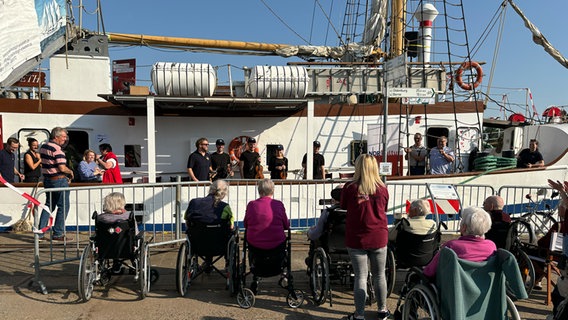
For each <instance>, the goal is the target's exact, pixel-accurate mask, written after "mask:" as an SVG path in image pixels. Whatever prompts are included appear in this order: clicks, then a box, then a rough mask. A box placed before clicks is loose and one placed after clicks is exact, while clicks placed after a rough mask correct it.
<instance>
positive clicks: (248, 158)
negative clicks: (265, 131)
mask: <svg viewBox="0 0 568 320" xmlns="http://www.w3.org/2000/svg"><path fill="white" fill-rule="evenodd" d="M255 147H256V139H255V138H252V137H249V138H248V139H247V147H246V150H245V151H243V153H241V156H240V157H239V167H240V169H241V178H242V179H256V167H257V165H259V164H260V154H258V152H256V151H255V150H254V148H255Z"/></svg>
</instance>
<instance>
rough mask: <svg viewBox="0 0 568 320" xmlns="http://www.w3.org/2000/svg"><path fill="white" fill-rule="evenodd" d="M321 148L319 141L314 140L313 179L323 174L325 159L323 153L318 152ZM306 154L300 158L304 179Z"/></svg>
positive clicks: (321, 177) (306, 168) (319, 177)
mask: <svg viewBox="0 0 568 320" xmlns="http://www.w3.org/2000/svg"><path fill="white" fill-rule="evenodd" d="M320 148H321V143H320V142H319V141H314V160H313V161H314V163H313V170H314V171H313V172H314V175H313V179H323V177H324V174H325V159H324V157H323V155H321V154H320V153H319V151H320ZM307 159H308V154H304V158H302V168H304V179H306V177H307V176H308V174H307V171H308V167H307V165H306V163H307V162H308V160H307Z"/></svg>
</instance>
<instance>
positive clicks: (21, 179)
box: [18, 173, 26, 182]
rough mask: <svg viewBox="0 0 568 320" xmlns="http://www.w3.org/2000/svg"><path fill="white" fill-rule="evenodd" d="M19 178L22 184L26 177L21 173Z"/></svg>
mask: <svg viewBox="0 0 568 320" xmlns="http://www.w3.org/2000/svg"><path fill="white" fill-rule="evenodd" d="M18 177H20V182H22V181H24V178H25V177H26V176H24V175H23V174H21V173H18Z"/></svg>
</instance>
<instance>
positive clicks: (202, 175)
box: [187, 138, 211, 181]
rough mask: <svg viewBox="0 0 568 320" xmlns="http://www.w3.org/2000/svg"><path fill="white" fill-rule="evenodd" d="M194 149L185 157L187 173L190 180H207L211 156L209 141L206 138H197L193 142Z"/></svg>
mask: <svg viewBox="0 0 568 320" xmlns="http://www.w3.org/2000/svg"><path fill="white" fill-rule="evenodd" d="M195 147H196V148H197V150H195V151H194V152H193V153H192V154H190V155H189V158H188V159H187V173H188V174H189V178H190V179H191V181H209V172H211V158H210V156H209V152H207V151H208V150H209V142H208V141H207V139H206V138H199V139H198V140H197V141H196V142H195Z"/></svg>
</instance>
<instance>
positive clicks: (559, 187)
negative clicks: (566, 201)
mask: <svg viewBox="0 0 568 320" xmlns="http://www.w3.org/2000/svg"><path fill="white" fill-rule="evenodd" d="M548 185H549V186H550V187H551V188H552V189H554V190H558V191H564V190H568V189H566V187H567V186H568V182H567V181H564V185H562V182H560V181H558V180H557V181H554V180H552V179H548Z"/></svg>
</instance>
